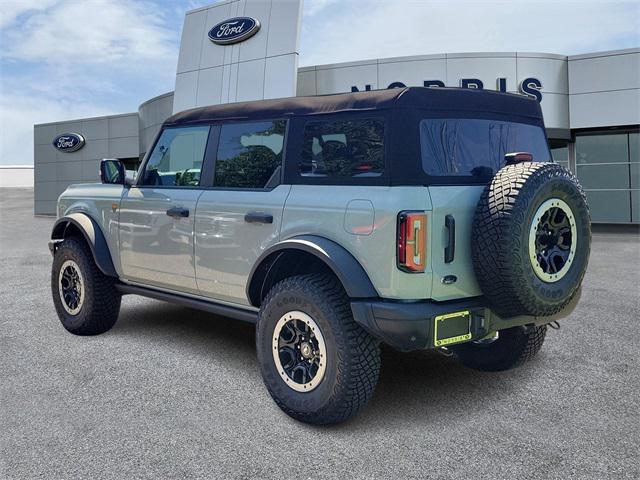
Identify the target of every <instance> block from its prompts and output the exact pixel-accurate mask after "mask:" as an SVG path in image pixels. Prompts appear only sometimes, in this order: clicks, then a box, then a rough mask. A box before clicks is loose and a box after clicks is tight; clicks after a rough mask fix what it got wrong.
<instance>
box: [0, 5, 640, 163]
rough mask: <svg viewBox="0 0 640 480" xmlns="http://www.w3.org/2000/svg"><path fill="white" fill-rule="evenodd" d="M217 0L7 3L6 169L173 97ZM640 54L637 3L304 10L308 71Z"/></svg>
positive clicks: (0, 34)
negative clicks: (186, 48)
mask: <svg viewBox="0 0 640 480" xmlns="http://www.w3.org/2000/svg"><path fill="white" fill-rule="evenodd" d="M211 3H215V2H214V0H0V164H4V165H15V164H32V163H33V125H34V124H38V123H46V122H53V121H59V120H68V119H74V118H85V117H93V116H100V115H108V114H117V113H125V112H132V111H136V110H137V108H138V105H139V104H140V103H142V102H144V101H145V100H148V99H149V98H152V97H154V96H156V95H159V94H162V93H165V92H169V91H171V90H173V88H174V82H175V69H176V64H177V58H178V50H179V44H180V34H181V31H182V23H183V21H184V13H185V12H186V11H188V10H191V9H193V8H197V7H199V6H203V5H208V4H211ZM631 47H640V2H639V1H638V0H634V1H631V0H615V1H606V0H599V1H593V0H592V1H589V0H582V1H580V2H563V1H559V0H556V1H536V0H526V1H524V0H523V1H521V0H511V1H469V0H466V1H458V0H449V1H431V0H386V1H383V0H305V3H304V10H303V20H302V35H301V46H300V61H299V64H300V66H306V65H318V64H325V63H338V62H345V61H353V60H363V59H369V58H383V57H394V56H404V55H420V54H429V53H453V52H474V51H475V52H482V51H489V52H495V51H535V52H549V53H559V54H566V55H573V54H579V53H586V52H593V51H599V50H613V49H621V48H631Z"/></svg>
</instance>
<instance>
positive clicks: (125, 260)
mask: <svg viewBox="0 0 640 480" xmlns="http://www.w3.org/2000/svg"><path fill="white" fill-rule="evenodd" d="M481 191H482V187H481V186H442V187H433V186H432V187H415V186H407V187H386V186H359V187H355V186H309V185H293V186H290V185H280V186H278V187H277V188H275V189H273V190H270V191H241V190H238V191H233V190H216V189H208V190H205V189H195V188H194V189H186V188H185V189H179V188H146V187H145V188H138V187H131V188H123V187H121V186H116V185H102V184H88V185H74V186H72V187H70V188H69V189H68V190H67V191H65V193H63V194H62V196H61V197H60V200H59V213H60V215H62V214H65V213H69V212H84V213H86V214H87V215H89V216H90V217H91V218H93V219H94V220H95V221H96V222H97V223H98V225H99V226H100V227H101V228H102V230H103V233H104V235H105V239H106V241H107V244H108V246H109V251H110V253H111V257H112V259H113V264H114V267H115V269H116V271H117V273H118V275H119V276H120V277H121V279H122V280H124V281H125V282H133V283H136V284H142V285H149V286H153V287H160V288H165V289H167V290H171V291H178V292H184V293H188V294H193V295H198V296H201V297H206V298H211V299H214V300H218V301H223V302H227V303H232V304H237V305H241V306H249V305H250V302H249V299H248V298H247V295H246V288H247V282H248V281H249V274H250V272H251V270H252V268H253V267H254V265H255V263H256V261H257V260H258V258H259V257H260V256H261V255H262V253H263V252H264V251H265V250H267V249H268V248H270V247H272V246H274V245H276V244H277V243H278V242H280V241H284V240H287V239H291V238H294V237H298V236H300V235H314V236H317V237H323V238H326V239H328V240H331V241H333V242H335V243H337V244H338V245H340V246H342V247H343V248H344V249H345V250H347V251H348V252H349V253H350V254H351V255H353V257H354V258H355V259H356V260H357V261H358V263H359V264H360V265H361V266H362V267H363V269H364V271H365V272H366V273H367V275H368V277H369V278H370V280H371V283H372V284H373V286H374V288H375V290H376V293H377V294H378V296H379V297H381V298H386V299H394V300H423V299H433V300H438V301H441V300H453V299H459V298H465V297H474V296H477V295H480V294H481V293H480V291H479V288H478V285H477V282H476V279H475V275H474V273H473V265H472V262H471V253H470V252H471V244H470V241H471V240H470V239H471V226H472V221H473V214H474V211H475V206H476V203H477V201H478V198H479V196H480V193H481ZM121 197H122V199H121ZM114 203H115V204H117V205H118V208H117V209H116V210H115V211H114V209H113V208H112V206H113V204H114ZM176 206H180V207H185V208H188V209H189V211H190V215H189V217H187V218H179V219H176V218H172V217H169V216H167V214H166V211H167V210H168V209H169V208H172V207H176ZM401 210H424V211H426V212H427V222H428V223H427V225H428V229H427V231H428V234H427V252H428V254H427V268H426V270H425V272H424V273H406V272H403V271H401V270H399V269H398V267H397V265H396V235H397V231H396V228H397V215H398V212H400V211H401ZM248 212H264V213H268V214H271V215H272V216H273V223H271V224H264V223H247V222H245V221H244V215H245V214H246V213H248ZM447 214H452V215H454V217H455V219H456V250H455V258H454V261H453V262H451V263H444V248H445V247H446V246H447V233H446V229H445V227H444V218H445V216H446V215H447ZM447 275H455V276H456V277H457V281H456V282H455V283H453V284H450V285H445V284H443V283H442V279H443V278H444V277H445V276H447Z"/></svg>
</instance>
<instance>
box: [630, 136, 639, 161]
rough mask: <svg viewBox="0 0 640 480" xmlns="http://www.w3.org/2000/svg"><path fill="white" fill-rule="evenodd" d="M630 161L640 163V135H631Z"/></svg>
mask: <svg viewBox="0 0 640 480" xmlns="http://www.w3.org/2000/svg"><path fill="white" fill-rule="evenodd" d="M629 160H630V161H631V162H640V133H630V134H629Z"/></svg>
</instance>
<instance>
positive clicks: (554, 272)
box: [529, 199, 577, 283]
mask: <svg viewBox="0 0 640 480" xmlns="http://www.w3.org/2000/svg"><path fill="white" fill-rule="evenodd" d="M576 241H577V238H576V226H575V219H574V216H573V212H572V211H571V209H570V208H569V206H568V205H567V204H566V203H565V202H564V201H562V200H560V199H551V200H547V201H546V202H544V203H543V204H542V205H541V206H540V208H538V211H537V212H536V215H535V216H534V221H533V224H532V227H531V232H530V239H529V249H530V252H531V264H532V266H533V269H534V271H535V273H536V275H538V277H540V278H541V279H542V280H544V281H546V282H550V283H552V282H555V281H558V280H560V279H561V278H562V277H563V276H564V275H565V274H566V273H567V271H568V269H569V267H570V265H571V263H572V262H573V258H574V256H575V250H576Z"/></svg>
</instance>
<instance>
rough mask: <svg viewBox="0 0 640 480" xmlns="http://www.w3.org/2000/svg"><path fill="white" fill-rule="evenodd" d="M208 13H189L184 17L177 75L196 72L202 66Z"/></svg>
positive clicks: (203, 11) (202, 11) (201, 11)
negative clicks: (201, 56) (201, 55)
mask: <svg viewBox="0 0 640 480" xmlns="http://www.w3.org/2000/svg"><path fill="white" fill-rule="evenodd" d="M206 23H207V11H206V10H199V11H196V12H188V13H187V15H185V17H184V26H183V28H182V38H181V40H180V53H179V55H178V68H177V73H182V72H189V71H192V70H196V69H197V68H198V66H199V65H200V51H201V48H202V35H203V34H204V35H206V34H207V33H206V32H205V25H206Z"/></svg>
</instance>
